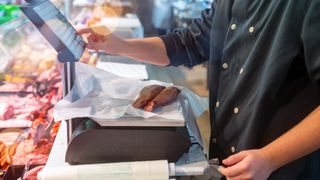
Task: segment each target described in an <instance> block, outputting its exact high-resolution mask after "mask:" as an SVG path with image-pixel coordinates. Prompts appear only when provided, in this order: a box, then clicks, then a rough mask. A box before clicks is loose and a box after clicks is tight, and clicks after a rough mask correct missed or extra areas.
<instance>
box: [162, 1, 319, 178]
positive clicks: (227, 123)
mask: <svg viewBox="0 0 320 180" xmlns="http://www.w3.org/2000/svg"><path fill="white" fill-rule="evenodd" d="M161 38H162V40H163V42H164V43H165V46H166V49H167V54H168V57H169V58H170V62H171V63H170V65H171V66H180V65H185V66H187V67H192V66H194V65H197V64H200V63H203V62H206V61H208V63H209V80H208V81H209V90H210V119H211V126H212V134H211V142H210V143H211V145H210V158H219V159H220V160H221V159H224V158H226V157H228V156H229V155H231V154H233V153H237V152H240V151H242V150H248V149H255V148H261V147H263V146H265V145H267V144H268V143H270V142H272V141H273V140H275V139H276V138H277V137H279V136H280V135H281V134H283V133H284V132H286V131H287V130H289V129H290V128H292V127H293V126H294V125H296V124H298V123H299V122H300V121H301V120H302V119H303V118H304V117H305V116H306V115H308V114H309V113H310V112H312V111H313V110H314V109H315V108H316V107H317V106H319V104H320V87H319V81H320V0H215V2H214V3H213V5H212V6H211V8H210V9H206V10H204V11H203V12H202V17H201V18H198V19H195V20H194V21H193V22H192V24H191V25H190V27H188V28H185V29H180V30H176V31H174V32H173V33H170V34H168V35H165V36H162V37H161ZM319 120H320V118H319ZM303 143H304V142H301V146H303ZM297 148H299V147H297ZM308 159H309V160H312V161H314V162H313V164H312V163H311V162H310V161H309V160H308ZM306 162H307V166H308V167H309V166H310V165H311V166H312V167H313V169H315V168H314V167H316V165H319V164H320V158H319V152H315V153H313V154H312V155H309V156H308V157H304V158H301V159H299V160H297V161H294V162H293V163H290V164H288V165H286V166H284V167H282V168H280V169H279V170H277V171H275V172H274V173H273V174H272V175H271V177H270V179H295V178H297V177H298V176H300V178H301V177H303V178H308V177H309V175H308V174H307V173H305V172H306V171H307V170H305V167H306ZM311 169H312V168H311ZM308 171H310V168H309V169H308ZM315 171H316V172H318V173H319V171H320V168H319V166H318V169H317V168H316V170H315ZM313 172H314V171H313ZM302 173H303V174H302ZM309 174H310V173H309Z"/></svg>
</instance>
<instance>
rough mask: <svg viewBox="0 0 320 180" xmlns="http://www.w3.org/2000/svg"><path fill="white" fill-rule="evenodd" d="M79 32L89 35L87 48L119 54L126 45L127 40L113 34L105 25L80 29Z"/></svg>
mask: <svg viewBox="0 0 320 180" xmlns="http://www.w3.org/2000/svg"><path fill="white" fill-rule="evenodd" d="M77 34H79V35H87V36H86V39H87V41H88V44H87V48H88V49H93V50H96V51H98V50H103V51H106V52H108V53H111V54H118V53H119V52H120V50H121V49H123V48H124V45H125V44H124V43H125V40H123V39H121V38H119V37H117V36H115V35H114V34H112V32H111V31H110V30H109V29H108V28H106V27H105V26H95V27H91V28H83V29H79V30H78V32H77Z"/></svg>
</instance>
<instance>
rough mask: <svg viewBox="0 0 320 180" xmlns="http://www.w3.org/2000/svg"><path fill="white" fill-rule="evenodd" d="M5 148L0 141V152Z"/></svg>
mask: <svg viewBox="0 0 320 180" xmlns="http://www.w3.org/2000/svg"><path fill="white" fill-rule="evenodd" d="M5 148H6V145H5V144H3V143H1V144H0V154H2V152H3V151H4V149H5Z"/></svg>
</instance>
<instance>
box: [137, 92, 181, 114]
mask: <svg viewBox="0 0 320 180" xmlns="http://www.w3.org/2000/svg"><path fill="white" fill-rule="evenodd" d="M179 93H180V90H179V89H178V88H176V87H167V88H165V89H164V90H163V91H161V93H160V94H158V95H157V96H156V97H155V98H153V99H152V100H151V101H150V102H149V103H148V104H147V105H146V106H145V107H144V108H143V109H144V110H145V111H148V112H152V111H154V110H155V109H156V108H158V107H161V106H165V105H168V104H170V103H172V102H173V101H175V100H176V99H177V96H178V94H179Z"/></svg>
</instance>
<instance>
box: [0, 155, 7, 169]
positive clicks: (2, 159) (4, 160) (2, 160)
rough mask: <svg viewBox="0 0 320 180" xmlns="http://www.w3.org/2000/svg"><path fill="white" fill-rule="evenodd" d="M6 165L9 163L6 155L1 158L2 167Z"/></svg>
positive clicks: (0, 164)
mask: <svg viewBox="0 0 320 180" xmlns="http://www.w3.org/2000/svg"><path fill="white" fill-rule="evenodd" d="M6 163H7V160H6V156H5V155H3V156H1V158H0V166H1V167H4V165H6Z"/></svg>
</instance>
